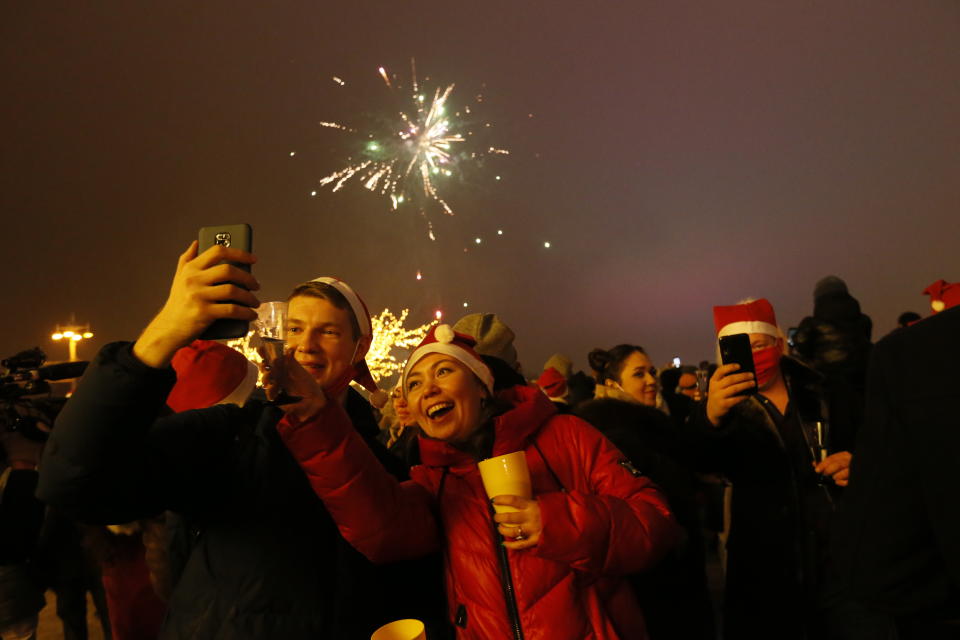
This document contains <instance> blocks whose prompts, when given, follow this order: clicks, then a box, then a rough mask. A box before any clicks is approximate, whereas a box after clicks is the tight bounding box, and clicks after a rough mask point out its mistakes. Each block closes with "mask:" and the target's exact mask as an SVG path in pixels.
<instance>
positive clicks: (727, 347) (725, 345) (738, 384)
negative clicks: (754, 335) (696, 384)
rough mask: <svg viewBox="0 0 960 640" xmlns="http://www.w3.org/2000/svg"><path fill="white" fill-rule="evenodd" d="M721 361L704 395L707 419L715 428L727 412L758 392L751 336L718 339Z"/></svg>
mask: <svg viewBox="0 0 960 640" xmlns="http://www.w3.org/2000/svg"><path fill="white" fill-rule="evenodd" d="M728 338H731V339H728ZM744 339H745V340H744ZM720 358H721V361H722V362H723V364H722V365H721V366H720V367H718V368H717V370H716V371H715V372H714V374H713V377H712V378H710V393H709V395H707V419H708V420H709V421H710V423H711V424H712V425H713V426H715V427H718V426H720V421H721V419H722V418H723V417H724V416H725V415H726V414H727V413H728V412H729V411H730V409H732V408H733V407H734V406H736V405H737V404H739V403H741V402H743V401H744V400H745V399H746V398H747V397H748V395H750V394H753V393H756V392H757V382H756V375H755V373H754V367H753V350H752V349H751V347H750V336H748V335H747V334H745V333H741V334H735V335H732V336H724V337H723V338H720Z"/></svg>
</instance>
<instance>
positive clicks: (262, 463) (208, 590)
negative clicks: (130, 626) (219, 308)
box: [38, 343, 393, 639]
mask: <svg viewBox="0 0 960 640" xmlns="http://www.w3.org/2000/svg"><path fill="white" fill-rule="evenodd" d="M174 381H175V373H174V372H173V370H172V369H170V368H167V369H163V370H159V369H152V368H150V367H147V366H146V365H144V364H142V363H141V362H140V361H139V360H137V359H136V358H135V357H134V356H133V355H132V353H131V351H130V345H129V344H125V343H114V344H110V345H107V346H106V347H104V348H103V349H102V350H101V352H100V353H99V354H98V356H97V358H96V360H95V362H94V363H93V364H92V365H91V366H90V368H89V370H88V371H87V373H86V375H85V376H84V378H83V380H82V381H81V383H80V385H79V388H78V390H77V392H76V393H75V394H74V396H73V398H72V399H71V400H70V401H69V402H68V403H67V405H66V407H65V408H64V410H63V412H62V413H61V414H60V417H59V418H58V420H57V422H56V427H55V428H54V430H53V433H52V435H51V437H50V441H49V443H48V444H47V447H46V450H45V453H44V458H43V462H42V465H41V474H40V484H39V488H38V496H39V497H40V499H41V500H43V501H44V502H47V503H49V504H52V505H56V506H59V507H61V508H63V509H65V510H69V511H70V512H72V513H73V514H74V515H75V516H76V517H78V518H82V519H84V520H86V521H89V522H98V523H116V522H129V521H131V520H135V519H138V518H143V517H146V516H151V515H154V514H157V513H159V512H161V511H164V510H172V511H175V512H178V513H180V514H182V515H183V516H184V518H185V520H186V522H188V523H189V524H190V532H191V538H192V540H191V541H190V553H189V556H188V558H187V561H186V565H185V566H184V568H183V573H182V577H181V578H180V581H179V583H178V584H177V585H176V587H175V588H174V592H173V595H172V597H171V600H170V603H169V604H170V610H169V613H168V616H167V619H166V620H165V622H164V626H163V630H162V632H161V637H162V638H185V639H186V638H190V639H196V638H218V639H219V638H230V639H234V638H238V639H243V638H251V639H253V638H258V639H259V638H285V639H296V638H303V639H307V638H311V639H312V638H360V637H369V635H370V633H372V631H373V629H375V628H376V626H377V625H378V624H379V623H381V622H383V621H384V619H385V618H386V617H387V616H389V615H393V612H391V613H389V614H384V613H383V612H382V611H380V610H378V608H377V605H376V603H378V602H389V598H387V594H378V593H376V587H377V585H378V581H377V580H375V579H374V577H373V576H374V573H373V567H372V565H371V564H370V563H369V562H368V561H367V560H366V559H365V558H363V556H361V555H360V553H359V552H357V551H356V550H354V549H353V548H352V547H350V546H349V545H348V544H347V543H346V541H345V540H344V539H343V538H342V537H341V536H340V534H339V532H338V531H337V527H336V525H335V524H334V523H333V521H332V519H331V518H330V516H329V514H328V513H327V511H326V509H325V508H324V506H323V504H322V503H321V502H320V500H319V499H317V497H316V496H315V495H314V493H313V491H312V489H311V488H310V485H309V484H308V482H307V480H306V478H305V477H304V475H303V472H302V471H301V469H300V467H299V466H298V465H297V463H296V462H295V461H294V460H293V458H292V457H291V456H290V454H289V452H288V451H287V449H286V448H285V447H284V446H283V444H282V443H281V441H280V439H279V436H278V435H277V433H276V430H275V425H276V423H277V422H278V421H279V419H280V417H281V414H280V411H279V410H278V409H276V408H274V407H270V406H265V405H263V404H261V403H256V402H252V403H248V404H247V405H246V406H244V407H242V408H241V407H238V406H236V405H218V406H215V407H211V408H209V409H202V410H197V411H187V412H184V413H180V414H176V415H170V416H166V417H163V418H159V419H157V416H158V415H160V414H161V412H162V411H163V408H164V403H165V399H166V396H167V394H168V393H169V391H170V389H171V387H172V386H173V383H174ZM347 412H348V414H350V416H351V419H352V420H353V424H354V428H356V429H357V430H358V431H359V432H360V433H361V434H362V435H363V436H364V437H365V439H366V440H367V442H368V444H370V446H371V448H373V449H374V451H379V452H382V453H384V454H385V452H383V449H382V446H380V445H379V443H375V442H374V441H373V438H374V436H375V435H376V424H375V422H374V421H373V417H372V415H371V414H370V411H369V405H367V404H366V402H365V401H364V400H363V399H362V398H360V397H359V395H357V394H355V393H354V392H352V391H351V392H350V395H349V396H348V402H347ZM383 459H384V458H383V457H381V460H383Z"/></svg>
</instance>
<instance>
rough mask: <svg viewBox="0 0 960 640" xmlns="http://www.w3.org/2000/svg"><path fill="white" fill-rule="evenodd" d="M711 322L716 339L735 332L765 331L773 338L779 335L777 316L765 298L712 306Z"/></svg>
mask: <svg viewBox="0 0 960 640" xmlns="http://www.w3.org/2000/svg"><path fill="white" fill-rule="evenodd" d="M713 324H714V326H715V327H716V329H717V339H720V338H722V337H724V336H729V335H733V334H735V333H765V334H767V335H768V336H773V337H774V338H779V337H780V331H779V329H777V316H776V315H774V313H773V305H771V304H770V301H769V300H767V299H766V298H760V299H759V300H754V301H753V302H748V303H746V304H734V305H730V306H726V307H714V308H713Z"/></svg>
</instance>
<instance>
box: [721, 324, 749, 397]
mask: <svg viewBox="0 0 960 640" xmlns="http://www.w3.org/2000/svg"><path fill="white" fill-rule="evenodd" d="M720 361H721V362H723V364H734V363H736V364H738V365H740V370H739V371H737V372H736V373H746V372H750V373H752V374H753V375H754V376H756V375H757V371H756V369H754V366H753V348H752V347H751V346H750V335H749V334H746V333H734V334H732V335H729V336H723V337H722V338H720ZM756 392H757V381H756V377H754V381H753V387H751V388H749V389H747V390H746V391H741V392H740V393H738V394H737V395H738V396H745V395H750V394H753V393H756Z"/></svg>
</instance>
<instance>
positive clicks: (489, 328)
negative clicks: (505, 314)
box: [453, 313, 517, 368]
mask: <svg viewBox="0 0 960 640" xmlns="http://www.w3.org/2000/svg"><path fill="white" fill-rule="evenodd" d="M453 330H454V331H457V332H459V333H465V334H467V335H469V336H473V337H474V338H475V339H476V341H477V345H476V346H475V347H474V351H476V352H477V353H479V354H480V355H482V356H493V357H495V358H500V359H501V360H503V361H504V362H506V363H507V364H508V365H510V367H511V368H516V366H517V350H516V349H515V348H514V346H513V331H511V330H510V327H508V326H507V325H505V324H503V322H501V320H500V318H498V317H497V315H496V314H494V313H471V314H469V315H466V316H463V317H462V318H460V319H459V320H457V322H456V324H454V325H453Z"/></svg>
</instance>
